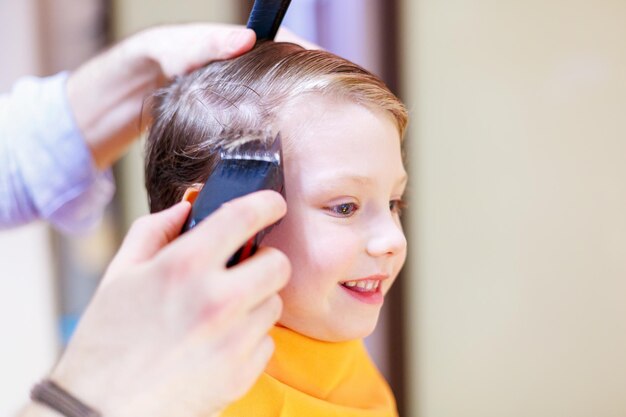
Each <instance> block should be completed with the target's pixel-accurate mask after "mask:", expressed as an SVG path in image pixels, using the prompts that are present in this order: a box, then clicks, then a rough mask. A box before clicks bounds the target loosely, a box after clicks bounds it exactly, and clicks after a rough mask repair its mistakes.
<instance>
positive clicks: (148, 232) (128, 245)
mask: <svg viewBox="0 0 626 417" xmlns="http://www.w3.org/2000/svg"><path fill="white" fill-rule="evenodd" d="M190 208H191V205H190V204H189V202H186V201H182V202H180V203H178V204H176V205H174V206H172V207H170V208H168V209H165V210H163V211H160V212H158V213H155V214H149V215H147V216H143V217H140V218H139V219H137V220H135V222H134V223H133V225H132V226H131V228H130V230H129V231H128V234H127V235H126V237H125V238H124V242H123V243H122V246H121V248H120V250H119V251H118V252H117V255H116V256H115V259H114V260H113V262H112V263H111V268H113V267H114V266H115V267H128V266H131V265H135V264H138V263H141V262H145V261H147V260H149V259H151V258H152V257H153V256H154V255H156V254H157V253H158V252H159V251H160V250H161V249H162V248H163V247H165V246H166V245H167V244H168V243H170V242H171V241H172V240H174V239H175V238H176V237H177V236H178V235H179V234H180V231H181V229H182V228H183V224H184V223H185V220H186V219H187V215H188V214H189V210H190Z"/></svg>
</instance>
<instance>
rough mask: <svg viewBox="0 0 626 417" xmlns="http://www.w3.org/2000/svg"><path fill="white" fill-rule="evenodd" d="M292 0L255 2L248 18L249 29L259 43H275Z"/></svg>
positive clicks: (262, 0)
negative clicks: (265, 41) (266, 41)
mask: <svg viewBox="0 0 626 417" xmlns="http://www.w3.org/2000/svg"><path fill="white" fill-rule="evenodd" d="M289 3H291V0H255V1H254V5H253V6H252V11H251V12H250V17H249V18H248V29H252V30H254V32H255V33H256V39H257V42H258V41H263V40H268V41H273V40H274V38H275V37H276V32H278V28H279V27H280V24H281V23H282V21H283V18H284V17H285V13H286V12H287V8H288V7H289Z"/></svg>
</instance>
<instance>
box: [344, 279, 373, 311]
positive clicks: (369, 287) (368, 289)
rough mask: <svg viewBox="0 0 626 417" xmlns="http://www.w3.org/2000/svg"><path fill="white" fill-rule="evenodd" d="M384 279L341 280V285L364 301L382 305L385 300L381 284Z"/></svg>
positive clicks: (356, 297)
mask: <svg viewBox="0 0 626 417" xmlns="http://www.w3.org/2000/svg"><path fill="white" fill-rule="evenodd" d="M383 279H384V278H380V279H359V280H355V281H345V282H340V283H339V285H340V286H341V287H342V288H343V289H344V290H345V291H346V292H347V293H348V294H349V295H351V296H352V297H354V298H355V299H357V300H358V301H360V302H362V303H365V304H373V305H380V304H382V303H383V300H384V297H383V291H382V285H380V284H381V283H382V280H383Z"/></svg>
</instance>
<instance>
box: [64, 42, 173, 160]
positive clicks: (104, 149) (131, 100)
mask: <svg viewBox="0 0 626 417" xmlns="http://www.w3.org/2000/svg"><path fill="white" fill-rule="evenodd" d="M162 82H164V78H163V75H162V72H161V69H160V66H159V65H158V64H157V63H156V62H155V61H154V60H152V59H151V58H150V57H149V56H148V55H147V53H146V51H145V50H142V49H141V48H139V47H138V43H137V41H136V39H135V38H130V39H128V40H126V41H123V42H122V43H120V44H118V45H117V46H115V47H113V48H111V49H109V50H108V51H106V52H105V53H103V54H102V55H100V56H98V57H96V58H94V59H92V60H91V61H89V62H87V63H86V64H85V65H83V66H82V67H80V68H79V69H78V70H77V71H76V72H74V73H73V74H72V75H71V76H70V78H69V80H68V83H67V93H68V99H69V102H70V106H71V108H72V109H73V112H74V117H75V119H76V123H77V125H78V127H79V129H80V130H81V132H82V134H83V137H84V139H85V142H86V143H87V146H88V147H89V149H90V150H91V153H92V155H93V158H94V160H95V163H96V165H97V166H98V168H100V169H103V168H106V167H108V166H110V165H111V164H112V163H113V162H115V161H116V160H117V159H118V158H119V157H120V156H121V155H122V154H123V153H124V151H125V150H126V148H127V147H128V145H129V144H130V143H131V142H132V141H133V139H135V138H136V137H137V136H138V135H139V133H140V122H141V110H142V107H143V102H144V100H145V99H146V97H148V95H149V94H150V92H151V91H152V90H153V89H154V88H156V87H158V85H159V84H160V83H162Z"/></svg>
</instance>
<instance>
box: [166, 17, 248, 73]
mask: <svg viewBox="0 0 626 417" xmlns="http://www.w3.org/2000/svg"><path fill="white" fill-rule="evenodd" d="M171 30H172V31H171V32H170V36H171V40H170V41H169V42H170V43H171V50H170V48H164V50H165V51H168V50H169V54H168V56H166V55H165V54H163V53H162V54H160V55H161V59H160V61H161V65H162V67H163V71H164V73H165V75H166V77H168V78H172V77H174V76H176V75H182V74H184V73H188V72H191V71H193V70H194V69H197V68H200V67H202V66H203V65H206V64H207V63H209V62H211V61H215V60H220V59H229V58H234V57H236V56H238V55H241V54H242V53H244V52H247V51H249V50H250V49H252V47H253V46H254V43H255V41H256V34H255V33H254V31H253V30H251V29H247V28H245V27H243V26H234V25H214V24H192V25H187V26H186V27H180V26H174V27H172V29H171ZM183 31H184V32H183ZM174 42H175V43H174ZM172 56H173V57H178V58H176V59H174V58H172ZM176 60H178V62H175V61H176Z"/></svg>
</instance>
